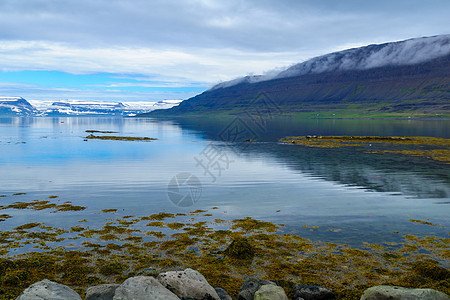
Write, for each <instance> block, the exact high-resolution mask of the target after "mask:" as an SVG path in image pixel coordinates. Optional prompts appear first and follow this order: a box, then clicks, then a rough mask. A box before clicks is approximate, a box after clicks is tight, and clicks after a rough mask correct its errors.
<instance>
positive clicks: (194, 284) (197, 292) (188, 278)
mask: <svg viewBox="0 0 450 300" xmlns="http://www.w3.org/2000/svg"><path fill="white" fill-rule="evenodd" d="M158 280H159V282H160V283H161V284H162V285H163V286H165V287H166V288H167V289H169V290H170V291H172V292H173V293H174V294H176V295H178V297H180V298H182V297H185V298H186V297H192V298H194V299H197V300H202V299H204V300H209V299H211V300H220V298H219V296H218V295H217V293H216V291H215V290H214V288H213V287H212V286H211V285H210V284H209V283H208V281H207V280H206V279H205V277H204V276H203V275H202V274H200V273H199V272H197V271H195V270H192V269H186V270H184V271H170V272H165V273H161V274H159V275H158Z"/></svg>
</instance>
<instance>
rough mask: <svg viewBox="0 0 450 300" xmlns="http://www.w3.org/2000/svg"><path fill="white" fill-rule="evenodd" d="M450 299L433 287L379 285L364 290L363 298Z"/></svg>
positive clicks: (366, 299) (377, 299)
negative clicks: (413, 287)
mask: <svg viewBox="0 0 450 300" xmlns="http://www.w3.org/2000/svg"><path fill="white" fill-rule="evenodd" d="M387 299H389V300H419V299H421V300H450V297H449V296H447V295H446V294H444V293H441V292H438V291H436V290H432V289H409V288H404V287H400V286H387V285H379V286H374V287H371V288H369V289H367V290H365V291H364V293H363V295H362V297H361V300H387Z"/></svg>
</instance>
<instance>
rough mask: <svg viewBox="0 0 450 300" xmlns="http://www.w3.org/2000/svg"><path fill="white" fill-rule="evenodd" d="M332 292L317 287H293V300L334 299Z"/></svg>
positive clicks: (298, 285)
mask: <svg viewBox="0 0 450 300" xmlns="http://www.w3.org/2000/svg"><path fill="white" fill-rule="evenodd" d="M334 297H335V295H334V292H333V291H332V290H330V289H327V288H325V287H323V286H319V285H303V284H296V285H294V300H302V299H303V300H328V299H334Z"/></svg>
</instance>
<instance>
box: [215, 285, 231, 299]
mask: <svg viewBox="0 0 450 300" xmlns="http://www.w3.org/2000/svg"><path fill="white" fill-rule="evenodd" d="M214 290H215V291H216V293H217V295H218V296H219V298H220V300H233V298H231V296H230V295H228V293H227V292H226V291H225V290H224V289H223V288H221V287H216V288H214Z"/></svg>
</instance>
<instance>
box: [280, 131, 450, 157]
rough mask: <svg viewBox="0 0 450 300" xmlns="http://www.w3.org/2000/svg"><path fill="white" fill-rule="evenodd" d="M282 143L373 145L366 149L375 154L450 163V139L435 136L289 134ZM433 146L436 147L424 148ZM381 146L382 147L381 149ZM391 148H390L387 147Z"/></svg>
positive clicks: (324, 146)
mask: <svg viewBox="0 0 450 300" xmlns="http://www.w3.org/2000/svg"><path fill="white" fill-rule="evenodd" d="M279 142H280V143H287V144H294V145H302V146H306V147H317V148H339V147H367V148H369V147H372V146H374V145H377V147H378V148H377V149H376V150H370V151H365V152H366V153H374V154H386V153H392V154H402V155H408V156H416V157H421V158H428V159H432V160H435V161H439V162H443V163H450V150H449V148H450V139H444V138H435V137H407V136H390V137H381V136H310V135H308V136H288V137H285V138H282V139H280V140H279ZM392 146H395V147H402V146H403V147H411V146H419V147H420V149H401V150H392V149H391V148H392ZM423 147H433V148H434V149H423ZM379 148H381V149H379ZM386 148H389V149H386Z"/></svg>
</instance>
